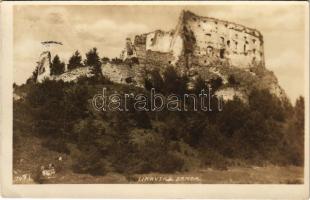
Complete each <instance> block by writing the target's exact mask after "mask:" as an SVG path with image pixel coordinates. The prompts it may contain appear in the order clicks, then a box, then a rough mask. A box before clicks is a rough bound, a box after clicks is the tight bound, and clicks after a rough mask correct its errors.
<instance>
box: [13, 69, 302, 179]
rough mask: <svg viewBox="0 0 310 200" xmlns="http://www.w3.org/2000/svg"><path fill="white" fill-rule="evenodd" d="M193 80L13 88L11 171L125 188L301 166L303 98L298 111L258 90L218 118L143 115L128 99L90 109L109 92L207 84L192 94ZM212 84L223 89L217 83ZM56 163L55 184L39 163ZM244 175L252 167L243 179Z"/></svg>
mask: <svg viewBox="0 0 310 200" xmlns="http://www.w3.org/2000/svg"><path fill="white" fill-rule="evenodd" d="M186 81H187V79H186V77H178V75H177V74H175V73H174V72H173V71H167V72H166V73H164V76H163V78H162V79H161V78H159V77H158V76H156V74H153V76H151V77H150V79H149V80H146V89H143V88H136V87H134V86H128V85H119V84H112V83H109V82H104V81H102V80H97V79H87V78H81V79H79V80H78V82H77V83H64V82H62V81H50V80H46V81H44V82H43V83H40V84H32V83H29V84H27V85H23V86H15V89H14V90H15V92H16V94H17V95H19V96H22V97H23V98H21V99H19V100H15V101H14V170H15V172H14V173H15V174H16V176H20V175H22V174H24V173H30V174H31V177H32V179H33V181H34V182H42V183H44V182H51V181H53V180H54V181H56V182H57V181H58V182H72V181H73V182H74V181H76V182H82V180H85V181H86V180H87V181H86V182H88V181H89V182H91V181H94V182H97V181H98V182H101V181H102V182H109V180H110V181H111V182H114V181H116V182H118V181H120V182H122V181H128V180H131V179H130V178H128V177H134V176H135V175H137V174H148V173H160V174H174V173H181V174H187V173H194V172H195V173H196V172H197V173H198V174H199V173H200V175H201V176H206V177H209V176H213V175H211V174H212V173H211V172H210V173H209V172H206V173H205V172H203V171H201V169H206V168H212V169H215V170H219V172H216V173H215V174H218V175H219V176H218V178H214V180H215V182H218V181H219V182H221V181H220V177H221V176H223V177H227V181H228V180H230V179H228V177H230V176H234V175H233V174H236V173H237V172H236V171H234V170H237V171H238V169H244V167H248V166H266V165H268V166H269V165H276V166H283V168H277V167H275V168H274V169H273V170H276V171H277V170H279V173H282V172H283V171H285V170H283V169H288V168H286V167H285V166H291V165H295V166H303V134H304V132H303V131H304V130H303V120H304V119H303V116H304V110H303V106H304V103H303V98H300V99H299V100H298V101H297V103H296V105H295V106H292V105H290V104H289V103H288V102H282V101H280V100H279V99H278V98H277V97H275V96H273V95H272V94H270V93H269V92H268V91H266V90H252V92H251V93H250V94H249V102H247V103H245V102H243V101H241V100H240V99H238V98H235V99H233V100H231V101H227V102H225V103H224V107H223V111H215V110H214V111H213V112H205V111H193V110H189V111H186V112H185V111H184V112H172V111H167V110H164V111H161V112H144V111H136V110H135V109H134V108H133V106H132V104H131V103H130V102H129V111H127V112H117V111H96V110H95V109H94V108H93V106H92V104H91V99H92V98H93V96H94V95H96V94H99V93H102V89H103V88H107V90H106V91H107V94H112V93H115V92H117V93H118V94H125V93H127V94H130V93H135V94H137V93H142V94H145V95H146V96H149V95H150V91H149V90H148V89H150V87H154V88H155V89H156V91H158V92H161V93H162V94H163V95H165V96H167V95H168V94H171V93H175V94H176V95H179V96H182V95H183V94H184V93H187V92H197V91H199V88H201V87H205V86H206V85H203V84H202V83H196V84H195V88H194V89H193V90H192V91H188V90H187V88H186ZM211 84H213V85H212V86H213V88H214V89H215V90H216V88H219V87H218V82H217V81H214V82H211ZM213 103H215V102H213ZM187 106H188V107H191V104H190V103H187ZM213 106H215V105H213ZM59 157H61V158H62V160H61V161H60V160H59ZM49 163H53V165H55V169H56V176H57V178H55V179H50V180H44V178H43V179H42V177H41V175H40V167H41V166H42V165H43V166H46V165H48V164H49ZM231 169H232V171H229V170H231ZM221 170H225V171H226V173H227V174H226V175H223V174H222V173H221V172H220V171H221ZM227 170H228V171H227ZM273 170H271V171H273ZM250 171H251V170H250ZM263 171H264V170H262V171H260V170H257V169H254V168H253V169H252V171H251V172H249V173H250V174H251V173H253V174H257V175H254V176H255V177H259V175H258V174H259V173H262V174H263V173H264V172H263ZM292 171H293V172H292V173H289V174H286V175H287V176H288V177H292V176H293V175H292V174H299V175H298V177H300V176H302V175H301V174H302V172H301V171H302V170H300V168H298V167H297V168H293V170H292ZM38 172H39V173H38ZM244 173H248V172H247V170H245V171H244V172H240V173H239V172H238V173H237V174H239V175H236V176H242V174H244ZM70 174H71V175H70ZM206 174H209V175H206ZM283 174H285V173H283ZM93 176H96V177H98V178H93V179H91V178H90V177H93ZM61 177H63V178H61ZM70 177H71V178H70ZM74 177H78V178H74ZM99 177H101V178H99ZM207 179H208V178H207ZM207 179H206V180H207ZM206 180H205V181H206ZM242 180H243V179H240V180H237V179H236V181H237V182H238V181H241V182H242ZM270 180H273V179H270ZM288 180H291V179H290V178H288ZM248 181H254V179H253V180H252V179H249V180H244V182H248ZM257 181H258V182H260V181H259V178H257ZM265 181H268V180H267V178H266V179H263V180H262V181H261V182H265ZM285 181H286V179H284V180H282V179H281V180H276V182H285ZM233 182H234V181H233ZM293 182H300V181H296V180H295V179H294V181H293Z"/></svg>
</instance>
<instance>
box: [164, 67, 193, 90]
mask: <svg viewBox="0 0 310 200" xmlns="http://www.w3.org/2000/svg"><path fill="white" fill-rule="evenodd" d="M163 79H164V86H165V93H166V94H172V93H174V94H177V95H183V94H185V93H186V91H187V83H188V78H187V77H186V76H179V75H178V73H177V71H176V70H175V69H174V68H173V67H167V68H166V70H165V71H164V74H163Z"/></svg>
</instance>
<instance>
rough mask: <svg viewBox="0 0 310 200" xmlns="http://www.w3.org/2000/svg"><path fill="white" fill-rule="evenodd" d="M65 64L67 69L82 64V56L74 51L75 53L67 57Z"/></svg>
mask: <svg viewBox="0 0 310 200" xmlns="http://www.w3.org/2000/svg"><path fill="white" fill-rule="evenodd" d="M67 66H68V70H71V69H74V68H77V67H81V66H83V64H82V56H81V55H80V52H79V51H75V53H74V54H73V55H72V56H71V58H70V59H69V63H68V65H67Z"/></svg>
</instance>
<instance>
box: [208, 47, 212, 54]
mask: <svg viewBox="0 0 310 200" xmlns="http://www.w3.org/2000/svg"><path fill="white" fill-rule="evenodd" d="M207 53H208V54H209V55H210V54H212V53H213V47H211V46H208V47H207Z"/></svg>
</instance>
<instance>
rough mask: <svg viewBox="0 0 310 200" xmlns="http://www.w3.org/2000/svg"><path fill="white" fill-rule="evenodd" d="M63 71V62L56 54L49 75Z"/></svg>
mask: <svg viewBox="0 0 310 200" xmlns="http://www.w3.org/2000/svg"><path fill="white" fill-rule="evenodd" d="M64 71H65V63H64V62H61V61H60V59H59V56H58V55H56V56H55V57H54V59H53V61H52V65H51V75H59V74H62V73H64Z"/></svg>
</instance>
